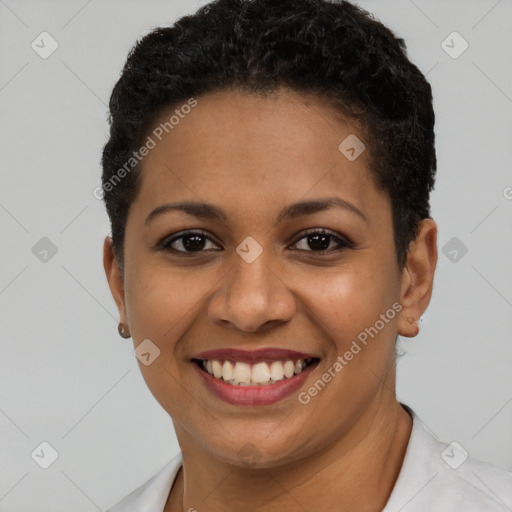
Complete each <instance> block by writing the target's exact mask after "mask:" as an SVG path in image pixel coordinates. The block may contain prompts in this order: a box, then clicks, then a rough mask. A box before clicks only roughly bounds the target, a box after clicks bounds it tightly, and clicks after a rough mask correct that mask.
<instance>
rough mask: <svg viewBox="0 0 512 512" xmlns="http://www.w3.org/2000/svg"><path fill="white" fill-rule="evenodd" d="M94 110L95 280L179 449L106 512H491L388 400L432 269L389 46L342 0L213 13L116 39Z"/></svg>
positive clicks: (426, 148) (213, 6)
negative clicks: (99, 177)
mask: <svg viewBox="0 0 512 512" xmlns="http://www.w3.org/2000/svg"><path fill="white" fill-rule="evenodd" d="M110 111H111V131H110V139H109V141H108V142H107V144H106V146H105V148H104V153H103V189H104V192H105V194H104V199H105V203H106V207H107V211H108V214H109V217H110V221H111V225H112V237H107V238H106V239H105V244H104V265H105V271H106V275H107V279H108V282H109V286H110V289H111V292H112V295H113V298H114V300H115V302H116V304H117V307H118V309H119V314H120V325H119V333H120V335H121V336H123V337H130V336H131V337H132V338H133V340H134V345H135V353H136V355H137V357H138V359H139V366H140V369H141V371H142V374H143V376H144V379H145V381H146V383H147V385H148V386H149V388H150V390H151V392H152V393H153V394H154V396H155V397H156V399H157V400H158V401H159V403H160V404H161V405H162V407H163V408H164V409H165V410H166V411H167V412H168V413H169V415H170V416H171V418H172V420H173V424H174V427H175V431H176V435H177V438H178V442H179V445H180V448H181V453H180V454H179V455H178V456H177V457H176V458H174V459H173V460H172V461H170V462H169V464H168V465H167V466H166V467H165V468H164V469H163V470H162V471H161V472H160V473H158V474H157V475H155V476H154V477H153V478H152V479H150V480H149V481H148V482H146V483H145V484H144V485H142V486H141V487H140V488H139V489H137V490H135V491H134V492H133V493H131V494H130V495H129V496H128V497H126V498H125V499H124V500H123V501H122V502H121V503H119V504H117V505H116V506H115V507H114V508H112V509H111V510H112V512H120V511H128V510H133V511H135V510H137V511H140V510H151V511H155V512H156V511H165V512H176V511H185V510H188V511H194V510H197V511H199V512H200V511H202V510H207V511H208V512H217V511H223V512H225V511H231V510H259V511H269V512H270V511H277V510H279V511H282V510H287V511H304V510H307V511H316V512H319V511H328V510H329V511H332V510H346V511H358V512H364V511H368V512H370V511H381V510H384V511H385V512H390V511H398V510H404V511H427V510H428V511H432V510H435V511H439V510H450V511H453V510H464V511H465V512H467V511H477V510H478V511H483V510H485V511H504V510H508V509H509V508H510V507H512V474H511V473H509V472H507V471H505V470H502V469H499V468H495V467H493V466H490V465H488V464H484V463H480V462H477V461H474V460H473V459H471V458H469V459H466V458H465V455H464V454H463V453H462V451H461V449H460V448H459V446H458V445H450V446H448V447H447V446H446V445H445V444H442V443H440V442H439V441H437V440H436V439H434V438H433V437H432V436H431V435H430V434H429V433H427V432H426V430H424V429H423V427H422V426H421V424H420V422H419V420H418V418H417V417H416V415H415V414H414V412H413V411H412V410H411V409H410V408H408V407H407V406H405V405H403V404H400V403H399V402H398V401H397V399H396V395H395V373H396V372H395V361H396V354H395V343H396V340H397V336H398V335H400V336H406V337H414V336H416V334H417V333H418V331H419V327H418V319H419V318H420V316H421V315H422V314H423V312H424V311H425V310H426V308H427V306H428V303H429V301H430V297H431V293H432V286H433V277H434V270H435V267H436V262H437V243H436V239H437V228H436V224H435V222H434V221H433V219H432V218H430V206H429V195H430V192H431V190H432V188H433V186H434V178H435V171H436V156H435V149H434V113H433V110H432V95H431V88H430V86H429V84H428V83H427V82H426V80H425V78H424V76H423V75H422V74H421V73H420V71H419V70H418V69H417V67H416V66H414V65H413V64H412V63H411V62H410V61H409V60H408V59H407V57H406V55H405V45H404V43H403V41H402V40H401V39H397V38H396V37H395V36H394V35H393V34H392V33H391V32H390V31H389V30H388V29H387V28H386V27H384V26H383V25H382V24H380V23H379V22H377V21H375V20H374V19H372V18H371V17H370V16H369V15H368V14H367V13H365V12H364V11H362V10H361V9H359V8H357V7H355V6H353V5H351V4H349V3H348V2H338V3H328V2H326V1H324V0H282V1H280V2H272V1H271V0H253V1H243V0H218V1H216V2H213V3H210V4H208V5H206V6H204V7H203V8H201V9H199V11H198V12H197V13H196V14H195V15H192V16H187V17H184V18H181V19H180V20H178V21H177V22H176V23H175V24H174V26H173V27H171V28H160V29H156V30H154V31H153V32H152V33H150V34H149V35H147V36H146V37H144V38H143V39H142V40H141V41H139V42H138V43H137V45H136V46H135V48H134V49H133V50H132V52H130V55H129V57H128V61H127V63H126V65H125V67H124V69H123V73H122V76H121V78H120V79H119V81H118V83H117V84H116V86H115V88H114V91H113V93H112V97H111V101H110ZM463 459H464V460H463ZM461 461H462V462H461Z"/></svg>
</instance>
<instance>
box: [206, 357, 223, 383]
mask: <svg viewBox="0 0 512 512" xmlns="http://www.w3.org/2000/svg"><path fill="white" fill-rule="evenodd" d="M212 367H213V376H214V377H216V378H217V379H220V378H221V377H222V365H221V364H220V361H217V359H214V360H213V361H212ZM207 369H208V368H207ZM208 373H212V372H211V371H210V370H208Z"/></svg>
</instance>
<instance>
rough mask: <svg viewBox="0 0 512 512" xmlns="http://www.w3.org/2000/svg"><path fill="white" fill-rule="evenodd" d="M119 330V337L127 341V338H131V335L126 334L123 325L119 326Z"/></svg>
mask: <svg viewBox="0 0 512 512" xmlns="http://www.w3.org/2000/svg"><path fill="white" fill-rule="evenodd" d="M117 330H118V332H119V336H121V338H125V339H127V338H129V337H130V333H128V332H126V331H125V330H124V327H123V324H119V325H118V326H117Z"/></svg>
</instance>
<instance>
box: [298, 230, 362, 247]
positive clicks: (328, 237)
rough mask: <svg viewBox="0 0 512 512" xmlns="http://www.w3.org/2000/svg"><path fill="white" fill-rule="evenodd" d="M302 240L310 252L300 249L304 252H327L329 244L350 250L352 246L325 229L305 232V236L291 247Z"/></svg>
mask: <svg viewBox="0 0 512 512" xmlns="http://www.w3.org/2000/svg"><path fill="white" fill-rule="evenodd" d="M302 240H305V244H304V245H305V246H306V247H309V248H311V249H312V250H308V249H301V250H305V251H306V252H322V251H327V250H329V249H331V248H332V247H331V243H332V242H334V243H335V247H338V248H350V247H353V246H352V244H351V243H350V242H348V241H346V240H344V239H343V238H340V237H338V236H336V235H335V234H332V233H330V232H328V231H326V230H325V229H320V230H310V231H308V232H306V234H305V235H303V236H302V237H301V238H300V239H299V240H297V242H295V243H294V244H293V245H297V244H298V243H299V242H301V241H302Z"/></svg>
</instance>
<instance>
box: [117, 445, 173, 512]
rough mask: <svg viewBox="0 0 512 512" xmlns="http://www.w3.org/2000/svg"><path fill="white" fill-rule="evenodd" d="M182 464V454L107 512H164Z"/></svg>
mask: <svg viewBox="0 0 512 512" xmlns="http://www.w3.org/2000/svg"><path fill="white" fill-rule="evenodd" d="M181 464H182V457H181V452H180V453H178V455H176V456H175V457H174V458H173V459H171V460H170V461H169V462H168V464H166V465H165V466H164V467H163V468H162V469H161V470H160V471H159V472H158V473H157V474H156V475H154V476H152V477H151V478H150V479H149V480H147V481H146V482H145V483H144V484H142V485H141V486H140V487H138V488H137V489H135V490H134V491H132V492H131V493H130V494H128V496H126V497H125V498H123V499H122V500H121V501H120V502H119V503H117V504H116V505H114V506H113V507H112V508H109V509H108V510H107V512H143V511H145V510H148V511H151V512H162V511H163V510H164V506H165V503H166V501H167V498H168V496H169V492H170V490H171V487H172V484H173V483H174V480H175V478H176V475H177V474H178V470H179V469H180V467H181Z"/></svg>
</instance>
